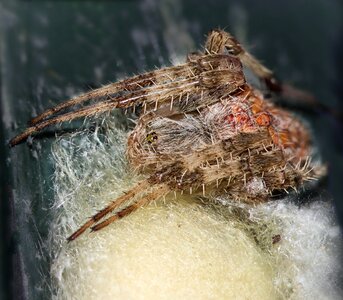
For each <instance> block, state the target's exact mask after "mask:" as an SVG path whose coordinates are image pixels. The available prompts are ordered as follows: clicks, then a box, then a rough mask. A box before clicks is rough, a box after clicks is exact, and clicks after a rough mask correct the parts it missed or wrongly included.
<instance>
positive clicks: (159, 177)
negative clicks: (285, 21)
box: [10, 30, 325, 241]
mask: <svg viewBox="0 0 343 300" xmlns="http://www.w3.org/2000/svg"><path fill="white" fill-rule="evenodd" d="M243 65H244V66H246V67H248V68H250V69H251V70H252V71H253V72H254V73H255V74H256V76H257V77H259V78H260V79H261V80H262V82H263V83H264V84H265V85H266V87H267V88H268V89H269V90H270V91H271V92H276V93H284V91H285V90H287V89H286V88H285V87H286V86H285V85H283V84H281V83H280V82H278V81H277V80H276V79H275V77H274V75H273V73H272V71H270V70H269V69H267V68H266V67H265V66H263V65H262V64H261V63H260V62H259V61H258V60H257V59H255V58H254V57H253V56H252V55H251V54H249V53H248V52H247V51H246V50H244V48H243V47H242V45H240V44H239V42H238V41H237V40H236V39H235V38H234V37H233V36H232V35H231V34H229V33H228V32H225V31H222V30H213V31H212V32H210V33H209V35H208V37H207V40H206V42H205V47H204V51H203V52H200V51H199V52H196V53H192V54H190V55H189V56H188V57H187V59H186V61H185V63H183V64H181V65H177V66H171V67H166V68H162V69H159V70H155V71H151V72H147V73H144V74H141V75H137V76H134V77H131V78H127V79H124V80H121V81H118V82H115V83H111V84H109V85H106V86H103V87H101V88H99V89H96V90H92V91H90V92H87V93H85V94H83V95H80V96H77V97H75V98H72V99H71V100H68V101H66V102H63V103H61V104H58V105H56V106H55V107H53V108H50V109H48V110H46V111H45V112H43V113H42V114H40V115H38V116H37V117H35V118H33V119H32V120H31V121H30V127H28V128H27V129H25V130H24V131H23V132H22V133H21V134H19V135H17V136H16V137H14V138H13V139H12V140H11V141H10V145H11V146H15V145H17V144H19V143H21V142H23V141H24V140H26V139H27V138H28V137H29V136H31V135H35V134H37V133H39V132H40V131H42V130H43V129H45V128H46V127H49V126H52V125H55V124H59V123H63V122H67V121H71V120H74V119H77V118H82V117H88V116H94V115H97V114H99V113H103V112H107V111H110V110H113V109H115V108H124V109H127V108H129V107H133V108H134V107H136V106H138V105H140V106H142V107H143V109H142V112H141V114H140V117H139V119H138V120H137V124H136V127H135V128H134V129H133V131H132V132H131V133H130V135H129V137H128V143H127V158H128V161H129V162H130V164H131V166H132V168H133V170H135V172H137V173H138V174H140V175H143V176H145V179H143V180H142V181H140V182H138V184H137V185H136V186H134V187H133V188H132V189H130V190H128V191H127V192H126V193H125V194H123V195H122V196H120V197H119V198H117V199H115V200H114V201H112V202H110V203H109V204H108V205H107V206H106V207H105V208H104V209H102V210H101V211H99V212H98V213H96V214H95V215H94V216H92V217H91V218H90V219H89V220H88V221H87V222H86V223H85V224H83V225H82V226H81V227H80V228H79V229H78V230H77V231H75V232H74V233H73V234H71V235H70V236H69V237H68V241H72V240H74V239H76V238H77V237H78V236H80V235H81V234H82V233H83V232H85V231H86V230H87V229H89V228H90V229H91V230H93V231H96V230H100V229H102V228H104V227H106V226H107V225H109V224H110V223H112V222H114V221H116V220H118V219H120V218H123V217H125V216H127V215H128V214H130V213H132V212H133V211H135V210H137V209H138V208H140V207H142V206H143V205H146V204H148V203H150V202H152V201H155V200H156V199H158V198H161V197H163V196H165V195H167V194H168V193H170V192H175V191H180V192H185V193H190V194H193V193H203V194H205V192H206V190H211V191H213V192H214V193H217V194H222V193H226V194H227V195H228V196H229V197H231V198H232V199H234V200H237V201H246V202H251V203H259V202H263V201H267V200H268V199H270V195H271V194H272V193H274V192H275V191H286V192H287V193H288V190H289V189H294V190H297V189H298V188H299V187H301V186H302V185H303V184H304V182H305V181H310V180H315V179H317V178H319V177H320V176H322V175H323V174H324V172H325V171H324V168H323V167H322V166H320V165H319V164H314V163H312V160H311V155H312V146H311V138H310V134H309V131H308V129H307V128H306V126H305V125H304V124H303V123H302V122H301V121H300V120H299V119H297V118H296V117H295V116H294V115H293V114H292V113H290V112H288V111H286V110H284V109H281V108H279V107H277V106H276V105H274V104H273V103H272V102H271V101H270V100H269V99H265V98H264V96H263V94H262V93H261V92H260V91H259V90H257V89H256V88H254V87H252V86H251V85H249V84H248V83H247V82H246V78H245V75H244V72H243ZM288 90H289V88H288ZM292 91H293V96H294V95H295V96H297V95H300V96H304V95H306V94H304V93H302V92H300V91H298V92H296V91H297V90H296V89H294V88H293V89H292ZM294 91H295V92H294ZM80 105H82V106H81V107H80ZM132 200H134V201H133V203H132V202H131V201H132ZM128 203H132V204H128ZM113 212H114V213H113ZM110 213H113V214H112V216H110V217H107V219H105V217H106V216H108V215H109V214H110Z"/></svg>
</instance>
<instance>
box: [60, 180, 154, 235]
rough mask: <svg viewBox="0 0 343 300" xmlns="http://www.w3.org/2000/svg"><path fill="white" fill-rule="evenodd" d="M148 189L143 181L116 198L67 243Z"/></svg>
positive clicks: (147, 185) (147, 184) (146, 183)
mask: <svg viewBox="0 0 343 300" xmlns="http://www.w3.org/2000/svg"><path fill="white" fill-rule="evenodd" d="M148 187H149V183H148V182H147V181H146V180H145V181H142V182H140V183H138V184H137V185H136V186H135V187H134V188H133V189H131V190H130V191H128V192H126V193H125V194H124V195H123V196H121V197H119V198H117V199H116V200H115V201H113V202H111V203H110V204H109V205H108V206H107V207H105V208H104V209H102V210H101V211H99V212H98V213H97V214H95V215H94V216H93V217H91V218H90V219H89V220H88V221H87V222H86V223H85V224H83V225H82V226H81V227H80V228H79V229H78V230H77V231H75V232H74V233H73V234H72V235H71V236H69V237H68V239H67V240H68V242H71V241H73V240H75V239H76V238H77V237H78V236H80V235H81V234H82V233H83V232H85V231H86V230H87V229H88V228H89V227H91V226H92V225H94V224H95V223H96V222H98V221H99V220H101V219H102V218H103V217H104V216H106V215H107V214H109V213H110V212H112V211H113V210H115V209H116V208H118V207H119V206H121V205H122V204H124V203H126V202H128V201H129V200H130V199H131V198H133V197H135V196H136V195H139V194H141V193H142V192H144V190H145V189H146V188H148Z"/></svg>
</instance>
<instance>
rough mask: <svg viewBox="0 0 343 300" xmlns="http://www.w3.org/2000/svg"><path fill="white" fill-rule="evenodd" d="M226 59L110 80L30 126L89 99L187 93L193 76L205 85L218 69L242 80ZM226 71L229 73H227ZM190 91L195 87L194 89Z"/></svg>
mask: <svg viewBox="0 0 343 300" xmlns="http://www.w3.org/2000/svg"><path fill="white" fill-rule="evenodd" d="M227 60H230V57H229V56H227V55H226V56H225V55H224V56H223V55H212V56H211V57H209V56H205V55H199V56H198V57H197V59H196V60H193V61H188V62H187V63H185V64H182V65H179V66H172V67H166V68H162V69H160V70H156V71H151V72H147V73H145V74H141V75H137V76H134V77H132V78H128V79H124V80H121V81H119V82H116V83H112V84H109V85H106V86H104V87H101V88H99V89H96V90H93V91H90V92H88V93H85V94H83V95H80V96H78V97H75V98H73V99H71V100H68V101H66V102H63V103H60V104H58V105H56V106H55V107H52V108H50V109H48V110H46V111H44V112H43V113H41V114H40V115H38V116H37V117H35V118H33V119H31V121H30V125H35V124H38V123H40V122H41V121H42V120H44V119H47V118H48V117H52V116H55V115H56V114H57V113H58V112H60V111H62V110H65V109H67V108H71V107H75V106H76V105H79V104H82V103H84V102H87V101H91V100H95V101H98V102H99V101H106V100H113V99H114V98H122V99H124V98H130V97H133V98H134V97H135V95H137V96H142V95H144V94H149V93H153V90H154V89H159V90H162V89H166V90H168V89H169V88H170V87H171V86H173V85H179V86H180V89H181V88H182V89H184V92H187V90H188V89H189V88H190V87H191V86H192V85H189V83H190V81H192V79H194V80H195V81H196V80H198V81H202V82H203V83H204V84H206V83H208V78H211V79H212V81H213V78H216V77H217V78H220V74H218V71H220V70H222V71H225V70H227V71H230V72H231V77H233V80H237V79H236V77H237V76H236V77H235V76H233V75H235V74H236V75H237V73H238V75H241V76H239V78H238V81H241V77H243V74H242V72H241V66H240V65H239V66H238V67H237V63H236V64H234V63H228V62H227ZM231 60H232V58H231ZM215 65H219V66H220V68H218V67H217V68H215V69H213V66H215ZM204 71H208V72H207V73H206V74H203V72H204ZM211 71H213V72H211ZM226 73H227V74H228V73H229V72H226ZM206 80H207V81H206ZM230 81H232V80H230V78H227V82H230ZM212 86H213V85H212ZM192 90H194V88H193V89H192ZM155 96H156V95H155ZM155 96H154V97H155ZM157 96H158V95H157ZM135 104H139V103H135V102H130V104H129V105H124V107H128V106H131V105H135ZM118 107H123V106H118Z"/></svg>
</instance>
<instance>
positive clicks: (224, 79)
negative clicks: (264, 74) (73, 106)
mask: <svg viewBox="0 0 343 300" xmlns="http://www.w3.org/2000/svg"><path fill="white" fill-rule="evenodd" d="M229 62H231V63H229ZM199 64H201V66H200V67H199V68H200V69H199V70H198V74H193V73H192V75H191V76H189V77H185V78H176V79H175V81H169V82H166V83H164V84H160V85H153V86H149V87H147V88H145V89H141V90H137V91H129V92H126V93H125V94H124V95H121V94H114V95H107V97H108V98H109V99H110V100H105V101H102V102H99V103H96V104H93V105H89V106H86V107H84V108H80V109H77V110H75V111H70V112H66V113H62V114H59V115H57V116H52V117H51V118H48V119H44V120H42V121H39V122H38V123H36V124H35V125H33V126H31V127H29V128H27V129H26V130H25V131H24V132H23V133H21V134H19V135H18V136H16V137H14V138H13V139H12V140H11V141H10V146H15V145H17V144H19V143H20V142H22V141H23V140H25V139H26V138H27V137H28V136H30V135H32V134H35V133H37V132H39V131H41V130H42V129H44V128H46V127H48V126H50V125H54V124H57V123H61V122H67V121H71V120H74V119H77V118H81V117H86V116H91V115H95V114H98V113H102V112H105V111H109V110H112V109H114V108H127V107H130V106H133V105H137V104H140V103H145V105H147V104H149V105H153V104H157V103H158V102H160V103H165V102H166V101H169V102H170V105H169V110H170V111H171V112H173V110H172V107H173V99H174V98H178V101H179V103H182V102H183V101H185V102H187V101H186V99H187V95H189V94H192V93H193V94H194V95H195V97H194V99H200V102H203V103H200V104H199V103H197V102H196V101H195V102H194V101H193V102H192V103H193V104H196V105H193V106H192V105H191V106H190V107H188V108H187V109H188V110H194V109H195V108H198V107H199V105H200V106H204V105H208V104H210V103H211V102H216V101H220V97H221V96H222V95H224V94H228V93H231V92H233V91H235V90H237V89H238V87H240V86H241V85H243V84H244V82H245V80H244V75H243V72H242V69H241V67H240V64H239V62H237V61H232V60H231V59H230V57H228V56H225V55H216V56H213V57H204V59H201V60H200V61H199ZM213 65H216V68H214V67H213ZM211 93H213V94H215V95H212V97H204V95H205V96H206V95H209V96H210V94H211ZM194 99H193V100H194ZM203 99H207V102H204V101H203ZM192 103H191V104H192Z"/></svg>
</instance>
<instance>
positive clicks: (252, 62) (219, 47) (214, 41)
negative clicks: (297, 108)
mask: <svg viewBox="0 0 343 300" xmlns="http://www.w3.org/2000/svg"><path fill="white" fill-rule="evenodd" d="M205 51H207V52H208V53H210V54H217V53H220V54H224V53H229V54H230V55H233V56H235V57H237V58H239V59H240V60H241V61H242V63H243V64H244V65H245V66H247V67H248V68H250V69H251V70H252V71H253V72H254V73H255V74H256V75H257V76H258V77H259V78H261V79H262V80H263V81H264V82H265V83H266V85H267V87H268V88H269V89H270V90H271V91H274V92H281V90H282V85H281V83H280V82H278V81H277V80H276V78H275V77H274V74H273V72H272V71H271V70H269V69H268V68H267V67H265V66H264V65H263V64H262V63H261V62H259V61H258V60H257V59H256V58H255V57H254V56H253V55H251V54H250V53H249V52H247V51H246V50H245V49H244V48H243V46H242V45H241V44H240V43H239V42H238V41H237V40H236V39H235V38H234V37H233V36H232V35H231V34H230V33H228V32H226V31H223V30H213V31H211V32H210V34H209V35H208V37H207V40H206V43H205Z"/></svg>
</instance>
